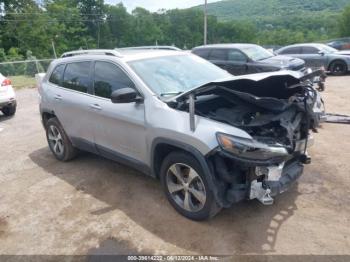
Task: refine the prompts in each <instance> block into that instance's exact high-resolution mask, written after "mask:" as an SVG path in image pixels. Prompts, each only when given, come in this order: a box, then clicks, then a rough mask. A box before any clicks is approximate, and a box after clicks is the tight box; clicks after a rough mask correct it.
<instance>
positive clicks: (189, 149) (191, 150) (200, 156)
mask: <svg viewBox="0 0 350 262" xmlns="http://www.w3.org/2000/svg"><path fill="white" fill-rule="evenodd" d="M159 144H166V145H170V146H174V147H177V148H179V149H180V150H183V151H186V152H188V153H189V154H191V155H192V156H194V157H195V158H196V160H197V161H198V163H199V164H200V165H201V167H202V169H203V172H204V175H205V177H206V178H207V181H208V184H209V187H210V190H212V192H213V194H214V197H215V200H216V202H217V203H218V205H219V206H220V207H224V206H225V204H224V203H223V200H222V199H221V198H220V197H219V187H218V185H217V180H216V178H215V176H214V175H213V174H212V171H211V169H210V167H209V164H208V161H207V159H206V157H205V156H204V155H203V154H202V153H201V152H200V151H199V150H198V149H196V148H195V147H193V146H191V145H188V144H186V143H183V142H180V141H177V140H173V139H168V138H163V137H159V138H156V139H154V140H153V142H152V146H151V170H152V173H153V175H154V177H158V174H157V173H156V170H155V150H156V147H157V146H158V145H159Z"/></svg>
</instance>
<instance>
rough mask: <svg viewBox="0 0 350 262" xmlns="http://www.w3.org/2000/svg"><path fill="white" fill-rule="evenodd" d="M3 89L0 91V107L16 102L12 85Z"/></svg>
mask: <svg viewBox="0 0 350 262" xmlns="http://www.w3.org/2000/svg"><path fill="white" fill-rule="evenodd" d="M5 88H6V89H5V91H3V90H2V92H0V108H2V107H6V106H9V105H12V104H16V94H15V92H14V90H13V88H12V86H6V87H5Z"/></svg>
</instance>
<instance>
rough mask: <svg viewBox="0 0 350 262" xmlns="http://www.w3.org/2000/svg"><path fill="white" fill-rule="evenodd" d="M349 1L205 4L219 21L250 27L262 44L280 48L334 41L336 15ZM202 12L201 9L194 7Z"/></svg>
mask: <svg viewBox="0 0 350 262" xmlns="http://www.w3.org/2000/svg"><path fill="white" fill-rule="evenodd" d="M349 4H350V0H244V1H242V0H224V1H220V2H215V3H210V4H208V13H209V14H210V15H214V16H216V17H217V18H218V20H219V21H226V22H228V21H241V22H248V23H253V24H254V26H255V27H256V28H257V30H259V32H260V35H261V36H263V37H261V41H262V43H269V44H274V43H273V42H274V41H275V42H276V44H283V42H284V41H283V39H284V40H285V41H286V42H303V41H310V40H311V41H315V40H323V39H327V38H332V37H337V36H338V34H339V30H338V27H339V25H338V22H339V14H340V13H341V12H342V11H343V10H344V8H345V7H346V6H347V5H349ZM194 8H195V9H200V10H202V9H203V6H198V7H194Z"/></svg>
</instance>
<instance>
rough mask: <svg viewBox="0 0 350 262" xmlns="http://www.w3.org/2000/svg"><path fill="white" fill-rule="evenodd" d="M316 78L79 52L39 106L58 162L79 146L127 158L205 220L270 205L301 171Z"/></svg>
mask: <svg viewBox="0 0 350 262" xmlns="http://www.w3.org/2000/svg"><path fill="white" fill-rule="evenodd" d="M296 61H297V62H298V61H299V60H298V59H296ZM297 66H299V65H297ZM312 77H313V75H312V74H311V75H307V74H304V75H301V74H300V73H298V72H293V71H283V70H282V71H278V72H272V73H263V74H252V75H244V76H232V75H231V74H229V73H228V72H227V71H225V70H222V69H221V68H219V67H217V66H215V65H213V64H212V63H210V62H208V61H206V60H205V59H202V58H200V57H198V56H196V55H193V54H191V53H185V52H179V51H165V50H127V49H126V50H122V51H121V52H118V51H115V50H91V51H89V50H84V51H75V52H69V53H66V54H64V55H63V56H62V58H60V59H57V60H55V61H53V62H52V63H51V65H50V67H49V69H48V71H47V73H46V75H41V76H40V77H38V79H39V83H38V85H39V94H40V113H41V117H42V122H43V126H44V128H45V131H46V137H47V141H48V145H49V147H50V149H51V151H52V153H53V155H54V156H55V157H56V158H57V159H58V160H61V161H68V160H71V159H73V158H74V157H75V156H76V155H77V153H78V149H79V150H85V151H89V152H92V153H95V154H99V155H102V156H104V157H107V158H110V159H112V160H116V161H119V162H122V163H124V164H129V165H131V166H132V167H133V168H136V169H138V170H140V171H141V172H143V173H145V174H148V175H151V176H153V177H155V178H157V179H159V180H160V182H161V184H162V186H163V189H164V191H165V194H166V196H167V198H168V200H169V202H170V203H171V205H172V206H173V207H174V208H175V209H176V210H177V211H178V212H179V213H181V214H182V215H184V216H186V217H188V218H190V219H194V220H202V219H206V218H209V217H212V216H214V215H215V214H216V213H217V212H219V211H220V209H222V208H226V207H230V206H231V205H232V204H234V203H237V202H239V201H242V200H245V199H258V200H259V201H261V202H262V203H263V204H266V205H268V204H272V203H273V197H274V196H276V195H278V194H280V193H282V192H284V191H285V190H287V188H288V187H289V186H290V185H291V184H292V183H293V182H294V181H296V180H297V179H298V177H299V176H300V175H301V174H302V172H303V166H304V164H308V163H310V157H309V156H308V155H307V153H306V150H307V148H308V147H309V146H311V145H312V137H311V135H310V132H311V131H312V130H315V129H316V128H317V126H318V123H319V119H320V118H319V113H320V112H322V110H323V108H322V103H319V101H320V97H319V94H318V92H317V91H316V90H315V89H314V88H313V87H312V84H311V83H310V81H305V79H307V78H312Z"/></svg>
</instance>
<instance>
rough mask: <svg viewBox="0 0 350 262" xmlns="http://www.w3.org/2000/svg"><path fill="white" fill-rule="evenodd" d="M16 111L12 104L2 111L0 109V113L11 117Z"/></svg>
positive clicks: (14, 105) (15, 106)
mask: <svg viewBox="0 0 350 262" xmlns="http://www.w3.org/2000/svg"><path fill="white" fill-rule="evenodd" d="M16 109H17V105H16V104H12V105H8V106H6V107H4V108H3V109H1V112H2V113H3V114H4V115H5V116H13V115H14V114H15V113H16Z"/></svg>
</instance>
